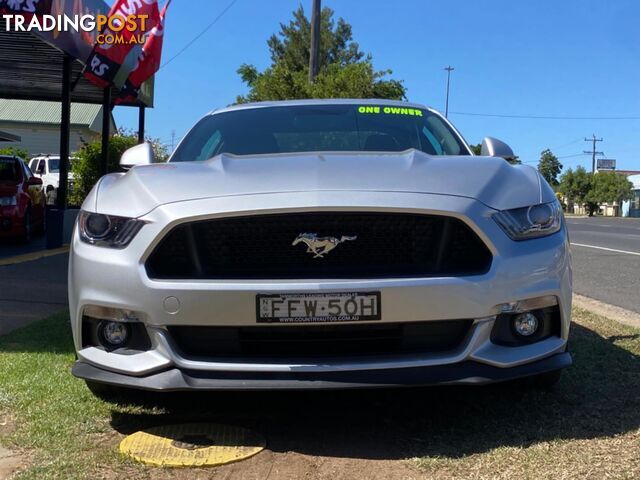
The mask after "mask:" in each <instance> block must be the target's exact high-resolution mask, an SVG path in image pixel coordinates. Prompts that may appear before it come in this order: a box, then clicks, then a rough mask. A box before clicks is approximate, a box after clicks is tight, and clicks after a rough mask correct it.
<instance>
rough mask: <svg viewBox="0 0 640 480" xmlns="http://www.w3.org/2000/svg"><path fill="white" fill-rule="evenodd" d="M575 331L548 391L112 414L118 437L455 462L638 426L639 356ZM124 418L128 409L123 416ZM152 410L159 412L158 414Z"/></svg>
mask: <svg viewBox="0 0 640 480" xmlns="http://www.w3.org/2000/svg"><path fill="white" fill-rule="evenodd" d="M637 338H638V335H630V336H623V337H620V336H617V337H610V338H603V337H602V336H600V335H598V334H597V333H595V332H594V331H592V330H590V329H588V328H585V327H583V326H580V325H574V326H573V331H572V335H571V340H570V347H571V351H572V353H573V356H574V365H573V366H572V367H570V368H569V369H568V370H567V371H565V372H564V374H563V377H562V380H561V381H560V383H559V384H558V385H557V386H556V388H555V389H553V390H552V391H540V390H535V389H532V388H528V387H527V386H526V384H525V383H524V382H520V383H518V382H516V383H509V384H504V385H494V386H487V387H437V388H436V387H432V388H413V389H381V390H358V391H322V392H309V391H307V392H266V393H255V392H253V393H252V392H239V393H197V394H196V393H176V394H165V395H157V394H141V395H139V396H137V397H136V403H139V404H142V405H146V406H154V407H159V409H158V408H156V409H154V411H153V413H141V414H132V413H123V411H126V409H124V410H120V409H118V408H114V409H113V410H112V418H111V425H112V426H113V428H114V429H116V430H117V431H118V432H120V433H122V434H130V433H133V432H135V431H138V430H140V429H144V428H148V427H151V426H158V425H168V424H173V423H192V422H217V423H225V424H234V425H239V426H245V427H249V428H253V429H256V430H258V431H259V432H261V433H262V434H264V435H265V437H266V438H267V443H268V448H269V449H271V450H272V451H275V452H288V451H294V452H299V453H304V454H309V455H320V456H333V457H347V458H366V459H403V458H408V457H414V456H421V457H422V456H443V457H449V458H457V457H462V456H466V455H470V454H474V453H481V452H486V451H488V450H491V449H494V448H496V447H501V446H522V447H526V446H529V445H532V444H536V443H539V442H544V441H550V440H556V439H590V438H596V437H605V436H611V435H615V434H622V433H625V432H629V431H632V430H635V429H637V428H638V427H639V426H640V415H638V412H639V411H640V375H639V373H640V358H639V357H638V356H637V355H634V354H632V353H631V352H630V351H628V350H625V349H623V348H620V347H619V346H617V345H616V343H617V342H619V341H628V340H632V339H637ZM129 411H131V410H129ZM158 412H159V413H158Z"/></svg>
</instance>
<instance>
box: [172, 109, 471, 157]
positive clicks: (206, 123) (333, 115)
mask: <svg viewBox="0 0 640 480" xmlns="http://www.w3.org/2000/svg"><path fill="white" fill-rule="evenodd" d="M410 148H415V149H416V150H421V151H423V152H425V153H428V154H429V155H469V152H468V150H467V148H466V147H465V146H464V144H463V143H462V140H461V139H460V138H459V137H458V135H456V133H455V132H453V131H452V130H451V128H450V127H449V126H448V125H447V124H446V123H445V122H444V121H443V120H442V119H441V117H440V116H438V115H436V114H434V113H432V112H430V111H428V110H425V109H419V108H413V107H401V106H389V105H379V106H378V105H371V104H369V105H357V104H352V105H295V106H283V107H262V108H250V109H246V110H235V111H229V112H225V113H220V114H214V115H209V116H207V117H205V118H204V119H202V120H201V121H200V122H199V123H198V124H197V125H196V126H195V127H194V128H193V129H192V130H191V131H190V132H189V133H188V134H187V136H186V138H185V139H184V141H183V142H182V143H181V144H180V146H179V147H178V149H177V150H176V151H175V153H174V154H173V156H172V157H171V161H172V162H188V161H202V160H207V159H209V158H211V157H214V156H216V155H219V154H220V153H232V154H235V155H255V154H261V153H290V152H323V151H324V152H326V151H354V152H381V151H382V152H401V151H404V150H408V149H410Z"/></svg>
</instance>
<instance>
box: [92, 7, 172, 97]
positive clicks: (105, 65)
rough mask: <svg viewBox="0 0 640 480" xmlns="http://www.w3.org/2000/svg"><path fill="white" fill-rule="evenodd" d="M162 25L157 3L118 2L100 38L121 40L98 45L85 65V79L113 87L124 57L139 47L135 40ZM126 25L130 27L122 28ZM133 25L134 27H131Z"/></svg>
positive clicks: (102, 29) (103, 86) (110, 13)
mask: <svg viewBox="0 0 640 480" xmlns="http://www.w3.org/2000/svg"><path fill="white" fill-rule="evenodd" d="M130 19H132V20H131V21H130ZM159 22H160V13H159V11H158V1H157V0H116V2H115V3H114V4H113V7H111V10H110V11H109V15H108V21H107V22H106V24H105V25H103V26H102V28H101V29H100V35H98V38H100V36H101V35H102V38H103V39H108V38H109V37H111V38H118V41H117V42H113V43H96V45H95V46H94V48H93V52H92V53H91V55H90V56H89V58H88V60H87V62H86V65H87V66H86V68H85V72H84V76H85V77H87V79H89V80H90V81H91V82H92V83H94V84H95V85H97V86H99V87H102V88H105V87H108V86H110V85H113V82H114V79H115V77H116V74H117V73H118V71H119V70H120V67H121V66H122V64H123V63H124V61H125V58H126V57H127V55H128V54H129V52H130V51H131V50H132V49H133V48H134V47H135V46H136V44H137V41H136V38H138V37H139V36H141V35H144V34H146V33H148V32H149V31H151V30H152V29H153V28H155V27H156V26H158V24H159ZM123 23H127V26H124V27H123ZM132 25H133V28H129V27H131V26H132Z"/></svg>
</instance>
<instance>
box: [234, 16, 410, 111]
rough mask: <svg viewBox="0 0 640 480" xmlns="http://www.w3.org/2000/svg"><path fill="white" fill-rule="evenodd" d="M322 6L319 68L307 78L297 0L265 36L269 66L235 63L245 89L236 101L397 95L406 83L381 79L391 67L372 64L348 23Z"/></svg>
mask: <svg viewBox="0 0 640 480" xmlns="http://www.w3.org/2000/svg"><path fill="white" fill-rule="evenodd" d="M333 13H334V12H333V10H332V9H330V8H328V7H324V8H323V9H322V13H321V21H320V62H319V74H318V76H317V77H316V80H315V82H314V83H312V84H310V83H309V81H308V76H309V45H310V42H311V23H310V21H309V19H308V18H307V17H306V16H305V14H304V9H303V7H302V6H300V7H298V9H297V10H295V11H294V12H293V20H291V21H290V22H289V24H280V32H279V33H278V34H274V35H272V36H271V37H270V38H269V40H268V41H267V46H268V47H269V52H270V55H271V66H269V67H268V68H267V69H265V70H264V71H263V72H259V71H258V69H257V68H256V67H255V66H253V65H248V64H243V65H241V66H240V68H238V74H239V75H240V77H241V78H242V81H243V82H244V83H246V84H247V86H248V87H249V93H248V94H246V95H241V96H238V98H237V102H238V103H245V102H255V101H262V100H286V99H297V98H349V97H350V98H388V99H395V100H402V99H404V98H405V94H406V89H405V87H404V86H403V84H402V82H401V81H400V80H394V79H387V76H388V75H390V74H392V71H391V70H375V69H374V67H373V61H372V57H371V55H365V54H364V53H363V52H362V51H360V47H359V45H358V44H357V43H356V42H354V41H353V35H352V30H351V25H349V24H348V23H347V22H346V21H345V20H344V19H342V18H339V19H338V21H337V23H336V22H334V20H333Z"/></svg>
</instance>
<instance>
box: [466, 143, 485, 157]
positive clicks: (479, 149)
mask: <svg viewBox="0 0 640 480" xmlns="http://www.w3.org/2000/svg"><path fill="white" fill-rule="evenodd" d="M469 148H470V149H471V151H472V152H473V153H474V155H482V144H481V143H477V144H475V145H469Z"/></svg>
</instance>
